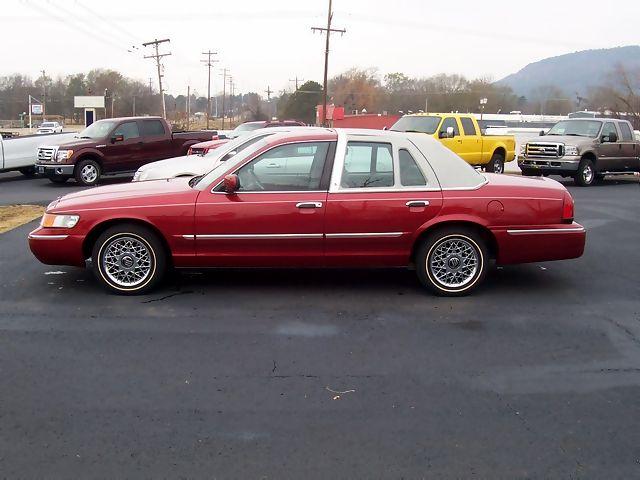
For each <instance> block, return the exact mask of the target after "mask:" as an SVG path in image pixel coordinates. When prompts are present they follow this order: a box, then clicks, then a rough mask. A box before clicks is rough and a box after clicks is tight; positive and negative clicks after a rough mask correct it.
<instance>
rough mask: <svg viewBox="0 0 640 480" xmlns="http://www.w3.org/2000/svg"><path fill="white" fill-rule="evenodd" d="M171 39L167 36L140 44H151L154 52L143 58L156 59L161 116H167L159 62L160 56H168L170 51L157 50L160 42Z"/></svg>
mask: <svg viewBox="0 0 640 480" xmlns="http://www.w3.org/2000/svg"><path fill="white" fill-rule="evenodd" d="M170 41H171V40H169V39H168V38H165V39H163V40H158V39H155V40H154V41H152V42H146V43H143V44H142V46H143V47H148V46H149V45H153V46H154V48H155V50H156V53H155V54H154V55H147V56H145V57H144V58H153V59H155V61H156V67H158V88H159V89H160V99H161V100H162V118H165V119H166V118H167V107H166V105H165V104H164V91H163V90H162V77H163V75H162V64H161V63H160V59H161V58H162V57H168V56H169V55H171V53H160V52H159V51H158V45H160V44H161V43H165V42H170Z"/></svg>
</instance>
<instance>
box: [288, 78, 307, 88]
mask: <svg viewBox="0 0 640 480" xmlns="http://www.w3.org/2000/svg"><path fill="white" fill-rule="evenodd" d="M289 81H290V82H296V90H298V82H304V78H298V76H297V75H296V78H290V79H289Z"/></svg>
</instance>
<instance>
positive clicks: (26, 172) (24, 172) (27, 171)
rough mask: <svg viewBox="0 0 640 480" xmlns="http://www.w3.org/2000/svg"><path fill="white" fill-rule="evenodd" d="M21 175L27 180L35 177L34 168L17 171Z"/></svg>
mask: <svg viewBox="0 0 640 480" xmlns="http://www.w3.org/2000/svg"><path fill="white" fill-rule="evenodd" d="M18 171H19V172H20V173H21V174H22V175H24V176H25V177H28V178H32V177H35V176H36V167H24V168H21V169H19V170H18Z"/></svg>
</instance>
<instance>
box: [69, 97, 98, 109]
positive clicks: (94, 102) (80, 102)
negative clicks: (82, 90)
mask: <svg viewBox="0 0 640 480" xmlns="http://www.w3.org/2000/svg"><path fill="white" fill-rule="evenodd" d="M73 106H74V107H75V108H104V97H103V96H101V95H91V96H78V97H73Z"/></svg>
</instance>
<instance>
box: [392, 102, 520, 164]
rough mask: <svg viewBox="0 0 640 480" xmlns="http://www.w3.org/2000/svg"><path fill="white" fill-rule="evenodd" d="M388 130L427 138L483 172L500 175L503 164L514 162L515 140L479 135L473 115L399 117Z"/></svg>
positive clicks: (433, 114) (415, 115) (422, 114)
mask: <svg viewBox="0 0 640 480" xmlns="http://www.w3.org/2000/svg"><path fill="white" fill-rule="evenodd" d="M390 130H393V131H397V132H420V133H426V134H427V135H431V136H433V138H435V139H438V140H440V142H441V143H442V144H443V145H444V146H445V147H447V148H448V149H450V150H451V151H453V152H455V153H457V154H458V155H460V157H462V159H463V160H465V161H466V162H467V163H469V164H470V165H474V166H480V167H483V168H484V169H485V170H486V171H487V172H494V173H503V172H504V164H505V162H511V161H512V160H514V159H515V150H516V140H515V137H514V136H513V135H495V134H494V133H495V132H492V134H491V135H483V134H482V132H481V130H480V126H479V125H478V121H477V120H476V118H475V117H474V116H473V115H460V114H457V113H416V114H411V115H405V116H404V117H402V118H400V119H399V120H398V121H397V122H396V123H395V124H393V126H392V127H391V128H390Z"/></svg>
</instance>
